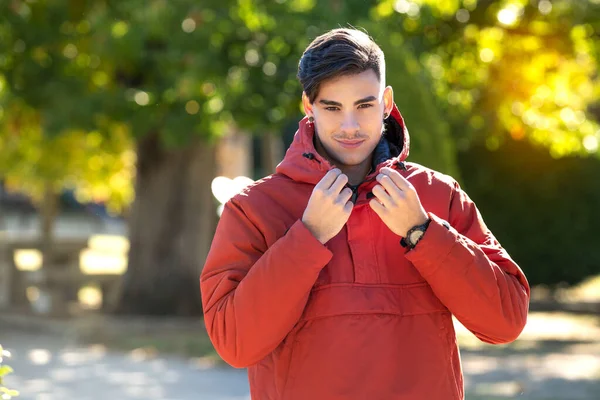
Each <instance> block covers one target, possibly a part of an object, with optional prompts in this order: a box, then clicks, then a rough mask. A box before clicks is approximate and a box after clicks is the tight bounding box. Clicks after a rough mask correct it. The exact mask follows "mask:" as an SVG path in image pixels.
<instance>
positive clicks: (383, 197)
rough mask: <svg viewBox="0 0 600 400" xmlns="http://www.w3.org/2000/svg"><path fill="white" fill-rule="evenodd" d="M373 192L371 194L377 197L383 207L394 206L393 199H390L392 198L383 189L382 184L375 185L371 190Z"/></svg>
mask: <svg viewBox="0 0 600 400" xmlns="http://www.w3.org/2000/svg"><path fill="white" fill-rule="evenodd" d="M371 191H372V192H373V194H374V195H375V197H376V198H377V200H379V202H380V203H381V204H383V206H384V207H385V208H392V207H393V206H394V204H395V203H394V200H392V198H391V197H390V195H389V194H388V193H387V192H386V191H385V189H384V188H383V186H381V185H376V186H375V187H374V188H373V190H371Z"/></svg>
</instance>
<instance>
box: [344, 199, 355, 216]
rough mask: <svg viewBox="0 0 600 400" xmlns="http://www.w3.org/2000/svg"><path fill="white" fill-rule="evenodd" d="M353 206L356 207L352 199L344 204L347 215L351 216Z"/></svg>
mask: <svg viewBox="0 0 600 400" xmlns="http://www.w3.org/2000/svg"><path fill="white" fill-rule="evenodd" d="M353 208H354V204H353V203H352V202H351V201H349V202H347V203H346V205H345V206H344V212H345V213H346V215H348V216H350V214H351V213H352V209H353Z"/></svg>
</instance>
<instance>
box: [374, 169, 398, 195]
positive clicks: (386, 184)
mask: <svg viewBox="0 0 600 400" xmlns="http://www.w3.org/2000/svg"><path fill="white" fill-rule="evenodd" d="M377 182H379V183H380V184H381V186H383V188H384V189H385V190H386V191H387V192H388V194H389V195H390V197H391V198H392V199H394V200H399V199H401V198H402V197H403V195H402V189H400V188H399V187H398V186H397V185H396V184H395V183H394V181H392V178H390V177H389V176H388V175H385V174H379V175H377Z"/></svg>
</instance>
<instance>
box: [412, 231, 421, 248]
mask: <svg viewBox="0 0 600 400" xmlns="http://www.w3.org/2000/svg"><path fill="white" fill-rule="evenodd" d="M423 234H424V232H423V231H414V232H413V233H411V234H410V238H409V240H410V242H411V243H412V244H413V245H415V244H416V243H417V242H418V241H419V240H420V239H421V238H422V237H423Z"/></svg>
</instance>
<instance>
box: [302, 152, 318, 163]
mask: <svg viewBox="0 0 600 400" xmlns="http://www.w3.org/2000/svg"><path fill="white" fill-rule="evenodd" d="M302 157H305V158H308V159H309V160H315V161H316V162H318V163H319V164H321V161H319V160H317V159H316V158H315V155H314V154H313V153H302Z"/></svg>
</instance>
